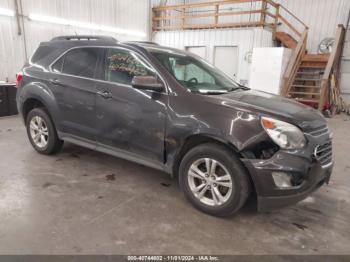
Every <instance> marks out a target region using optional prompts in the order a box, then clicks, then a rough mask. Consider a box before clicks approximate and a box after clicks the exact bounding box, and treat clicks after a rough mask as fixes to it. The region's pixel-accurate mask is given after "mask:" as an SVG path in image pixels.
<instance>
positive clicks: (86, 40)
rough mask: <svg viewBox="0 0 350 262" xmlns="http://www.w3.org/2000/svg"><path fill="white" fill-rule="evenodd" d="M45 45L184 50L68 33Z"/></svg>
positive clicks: (177, 51)
mask: <svg viewBox="0 0 350 262" xmlns="http://www.w3.org/2000/svg"><path fill="white" fill-rule="evenodd" d="M43 44H44V45H50V46H60V47H63V46H65V47H69V48H70V47H78V46H124V47H125V46H130V47H134V48H135V47H136V48H138V49H146V50H148V51H163V52H172V53H174V52H176V53H183V54H185V52H184V51H182V50H179V49H175V48H171V47H166V46H161V45H159V44H157V43H154V42H151V41H127V42H119V41H118V40H117V39H115V38H114V37H111V36H105V35H67V36H58V37H54V38H52V39H51V41H49V42H44V43H43Z"/></svg>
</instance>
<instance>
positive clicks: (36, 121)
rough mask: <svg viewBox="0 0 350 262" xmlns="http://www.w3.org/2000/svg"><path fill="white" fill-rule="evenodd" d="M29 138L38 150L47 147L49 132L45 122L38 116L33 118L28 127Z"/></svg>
mask: <svg viewBox="0 0 350 262" xmlns="http://www.w3.org/2000/svg"><path fill="white" fill-rule="evenodd" d="M29 130H30V136H31V138H32V140H33V142H34V144H35V145H36V146H37V147H39V148H44V147H46V146H47V144H48V141H49V130H48V128H47V125H46V123H45V120H44V119H43V118H42V117H40V116H34V117H33V118H32V119H31V121H30V125H29Z"/></svg>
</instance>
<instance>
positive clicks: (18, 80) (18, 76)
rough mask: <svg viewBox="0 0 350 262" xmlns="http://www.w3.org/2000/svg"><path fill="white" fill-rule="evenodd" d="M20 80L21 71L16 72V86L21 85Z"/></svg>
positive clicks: (21, 78) (21, 77) (21, 76)
mask: <svg viewBox="0 0 350 262" xmlns="http://www.w3.org/2000/svg"><path fill="white" fill-rule="evenodd" d="M22 80H23V72H22V71H20V72H18V73H17V74H16V87H17V88H19V87H21V84H22Z"/></svg>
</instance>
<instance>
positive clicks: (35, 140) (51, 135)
mask: <svg viewBox="0 0 350 262" xmlns="http://www.w3.org/2000/svg"><path fill="white" fill-rule="evenodd" d="M40 123H41V124H40ZM26 128H27V135H28V138H29V141H30V143H31V144H32V146H33V147H34V149H35V150H36V151H37V152H39V153H40V154H44V155H51V154H55V153H57V152H58V151H60V150H61V148H62V146H63V141H62V140H60V139H59V138H58V135H57V132H56V128H55V126H54V124H53V122H52V120H51V118H50V116H49V114H48V113H47V112H46V111H45V110H44V109H43V108H34V109H32V110H31V111H30V112H29V113H28V116H27V119H26ZM39 129H40V131H39ZM39 132H41V133H39ZM40 134H42V135H40ZM43 137H44V138H43Z"/></svg>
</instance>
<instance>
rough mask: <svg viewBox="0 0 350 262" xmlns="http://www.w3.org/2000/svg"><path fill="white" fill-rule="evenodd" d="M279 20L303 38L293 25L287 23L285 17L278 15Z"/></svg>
mask: <svg viewBox="0 0 350 262" xmlns="http://www.w3.org/2000/svg"><path fill="white" fill-rule="evenodd" d="M278 18H279V19H281V21H282V22H283V23H285V24H286V25H287V26H288V27H289V28H290V29H291V30H292V31H293V32H294V33H296V34H297V35H298V36H299V37H301V33H300V32H299V31H298V30H297V29H296V28H295V27H294V26H293V25H292V24H291V23H289V22H288V21H287V19H285V18H284V17H283V16H281V15H280V14H279V15H278Z"/></svg>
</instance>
